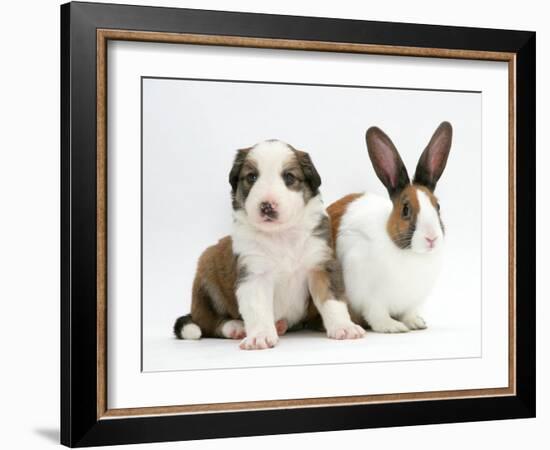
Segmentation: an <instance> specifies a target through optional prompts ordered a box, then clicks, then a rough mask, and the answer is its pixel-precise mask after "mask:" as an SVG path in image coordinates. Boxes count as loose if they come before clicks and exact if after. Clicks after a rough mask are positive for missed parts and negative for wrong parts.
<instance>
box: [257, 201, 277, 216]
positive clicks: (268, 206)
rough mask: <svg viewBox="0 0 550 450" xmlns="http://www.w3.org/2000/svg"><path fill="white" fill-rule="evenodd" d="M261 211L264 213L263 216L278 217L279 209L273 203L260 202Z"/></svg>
mask: <svg viewBox="0 0 550 450" xmlns="http://www.w3.org/2000/svg"><path fill="white" fill-rule="evenodd" d="M260 212H261V213H262V216H266V217H269V218H270V219H275V218H277V211H276V210H275V206H274V205H273V203H270V202H262V203H260Z"/></svg>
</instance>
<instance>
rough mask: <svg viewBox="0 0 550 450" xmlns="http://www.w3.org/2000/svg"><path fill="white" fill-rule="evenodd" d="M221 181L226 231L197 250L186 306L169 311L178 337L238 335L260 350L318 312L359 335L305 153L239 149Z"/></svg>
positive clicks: (340, 331) (327, 322)
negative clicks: (227, 194) (181, 311)
mask: <svg viewBox="0 0 550 450" xmlns="http://www.w3.org/2000/svg"><path fill="white" fill-rule="evenodd" d="M229 182H230V184H231V189H232V191H231V196H232V204H233V231H232V233H231V236H227V237H224V238H223V239H221V240H220V241H219V242H218V243H217V244H216V245H213V246H212V247H209V248H207V249H206V250H205V251H204V252H203V254H202V255H201V257H200V259H199V263H198V267H197V272H196V275H195V280H194V283H193V296H192V304H191V314H188V315H186V316H183V317H180V318H178V319H177V321H176V323H175V325H174V333H175V335H176V337H178V338H180V339H199V338H200V337H201V336H205V337H222V338H231V339H242V341H241V344H240V348H242V349H246V350H251V349H266V348H270V347H274V346H275V345H276V344H277V342H278V339H279V335H282V334H284V333H285V332H286V330H287V328H290V327H293V326H296V325H300V324H302V323H304V322H306V321H314V320H315V316H316V315H317V314H318V313H320V316H321V319H322V322H323V325H324V327H325V329H326V331H327V334H328V337H330V338H334V339H355V338H359V337H362V336H363V335H364V333H365V332H364V330H363V329H362V328H361V327H360V326H359V325H356V324H354V323H353V322H352V321H351V319H350V315H349V312H348V307H347V303H346V300H345V296H344V286H343V282H342V272H341V268H340V266H339V264H338V262H337V260H336V259H335V257H334V254H333V250H332V246H331V244H332V242H331V232H330V224H329V218H328V216H327V214H326V212H325V208H324V206H323V202H322V200H321V195H320V193H319V186H320V185H321V178H320V177H319V174H318V173H317V170H316V169H315V166H314V165H313V163H312V161H311V158H310V157H309V155H308V154H307V153H305V152H302V151H299V150H296V149H295V148H293V147H292V146H290V145H288V144H286V143H284V142H281V141H278V140H269V141H264V142H261V143H259V144H256V145H255V146H254V147H251V148H246V149H242V150H239V151H238V152H237V155H236V157H235V160H234V163H233V167H232V169H231V172H230V174H229ZM310 300H313V305H314V306H313V305H312V304H311V301H310Z"/></svg>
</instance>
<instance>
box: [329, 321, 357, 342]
mask: <svg viewBox="0 0 550 450" xmlns="http://www.w3.org/2000/svg"><path fill="white" fill-rule="evenodd" d="M327 336H328V337H329V338H331V339H338V340H341V339H359V338H362V337H363V336H365V330H364V329H363V327H361V326H359V325H357V324H355V323H353V322H346V323H343V324H336V325H334V326H331V327H329V328H327Z"/></svg>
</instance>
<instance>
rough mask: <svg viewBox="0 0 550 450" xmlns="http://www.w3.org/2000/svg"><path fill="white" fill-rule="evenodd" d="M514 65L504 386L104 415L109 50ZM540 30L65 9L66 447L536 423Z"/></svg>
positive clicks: (106, 7)
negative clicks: (218, 50) (201, 48)
mask: <svg viewBox="0 0 550 450" xmlns="http://www.w3.org/2000/svg"><path fill="white" fill-rule="evenodd" d="M110 41H132V42H156V43H166V44H168V43H169V44H175V45H177V44H178V43H183V44H187V45H206V46H220V47H231V48H234V49H236V50H237V51H238V50H239V49H246V48H256V49H272V50H273V49H279V50H291V51H293V52H296V54H297V55H298V57H299V55H300V54H301V52H305V51H315V52H329V53H330V52H333V53H342V54H365V55H385V56H391V57H396V58H399V57H403V56H405V57H421V58H443V59H449V60H455V59H456V60H476V61H479V60H483V61H501V62H505V63H506V64H507V67H508V87H509V92H508V96H509V97H508V104H509V106H508V108H509V109H508V111H507V112H506V113H507V117H508V152H507V154H503V156H502V158H508V192H507V195H508V208H509V209H508V211H509V213H508V249H507V250H508V256H509V262H508V275H509V280H508V285H507V291H508V299H507V302H508V303H507V305H508V312H509V315H508V364H509V365H508V371H509V372H508V380H509V382H508V386H507V387H504V388H500V387H499V388H493V389H472V390H460V391H457V390H450V391H432V392H421V393H418V392H411V393H387V394H376V395H363V396H341V397H323V398H301V399H292V398H291V399H284V400H266V401H255V402H231V403H208V404H204V405H199V406H197V405H172V406H157V405H154V404H153V405H150V406H149V407H145V408H128V409H117V408H115V409H113V408H109V406H108V404H107V389H108V386H107V378H108V377H107V364H108V359H107V355H106V349H107V341H108V339H109V337H108V327H107V317H108V313H109V311H108V308H107V300H106V293H107V278H108V277H107V275H108V262H107V233H108V230H107V219H106V217H107V204H108V202H109V199H108V198H107V188H106V186H107V171H108V170H109V169H108V167H107V163H106V161H107V153H108V149H107V135H108V120H107V106H106V102H107V98H108V97H107V96H108V95H109V94H108V87H107V43H108V42H110ZM535 42H536V35H535V33H534V32H527V31H509V30H495V29H481V28H464V27H449V26H434V25H419V24H405V23H389V22H371V21H358V20H343V19H329V18H313V17H294V16H280V15H267V14H251V13H237V12H220V11H203V10H190V9H177V8H157V7H142V6H127V5H112V4H94V3H80V2H71V3H68V4H64V5H62V6H61V443H62V444H64V445H66V446H70V447H81V446H93V445H114V444H126V443H143V442H161V441H177V440H190V439H207V438H218V437H237V436H252V435H268V434H282V433H300V432H317V431H329V430H349V429H357V428H372V427H388V426H403V425H420V424H435V423H448V422H466V421H481V420H496V419H511V418H528V417H534V416H535V410H536V408H535V405H536V401H535V392H536V378H535V364H536V362H535V331H536V330H535V302H534V298H535V270H534V268H535V252H536V241H535V132H536V130H535V102H536V95H535Z"/></svg>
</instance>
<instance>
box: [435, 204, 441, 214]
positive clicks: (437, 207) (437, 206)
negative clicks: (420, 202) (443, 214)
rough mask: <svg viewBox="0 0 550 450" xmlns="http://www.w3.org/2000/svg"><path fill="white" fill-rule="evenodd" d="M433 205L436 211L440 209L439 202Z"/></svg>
mask: <svg viewBox="0 0 550 450" xmlns="http://www.w3.org/2000/svg"><path fill="white" fill-rule="evenodd" d="M435 207H436V209H437V212H439V211H441V206H440V205H439V202H437V203H436V204H435Z"/></svg>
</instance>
